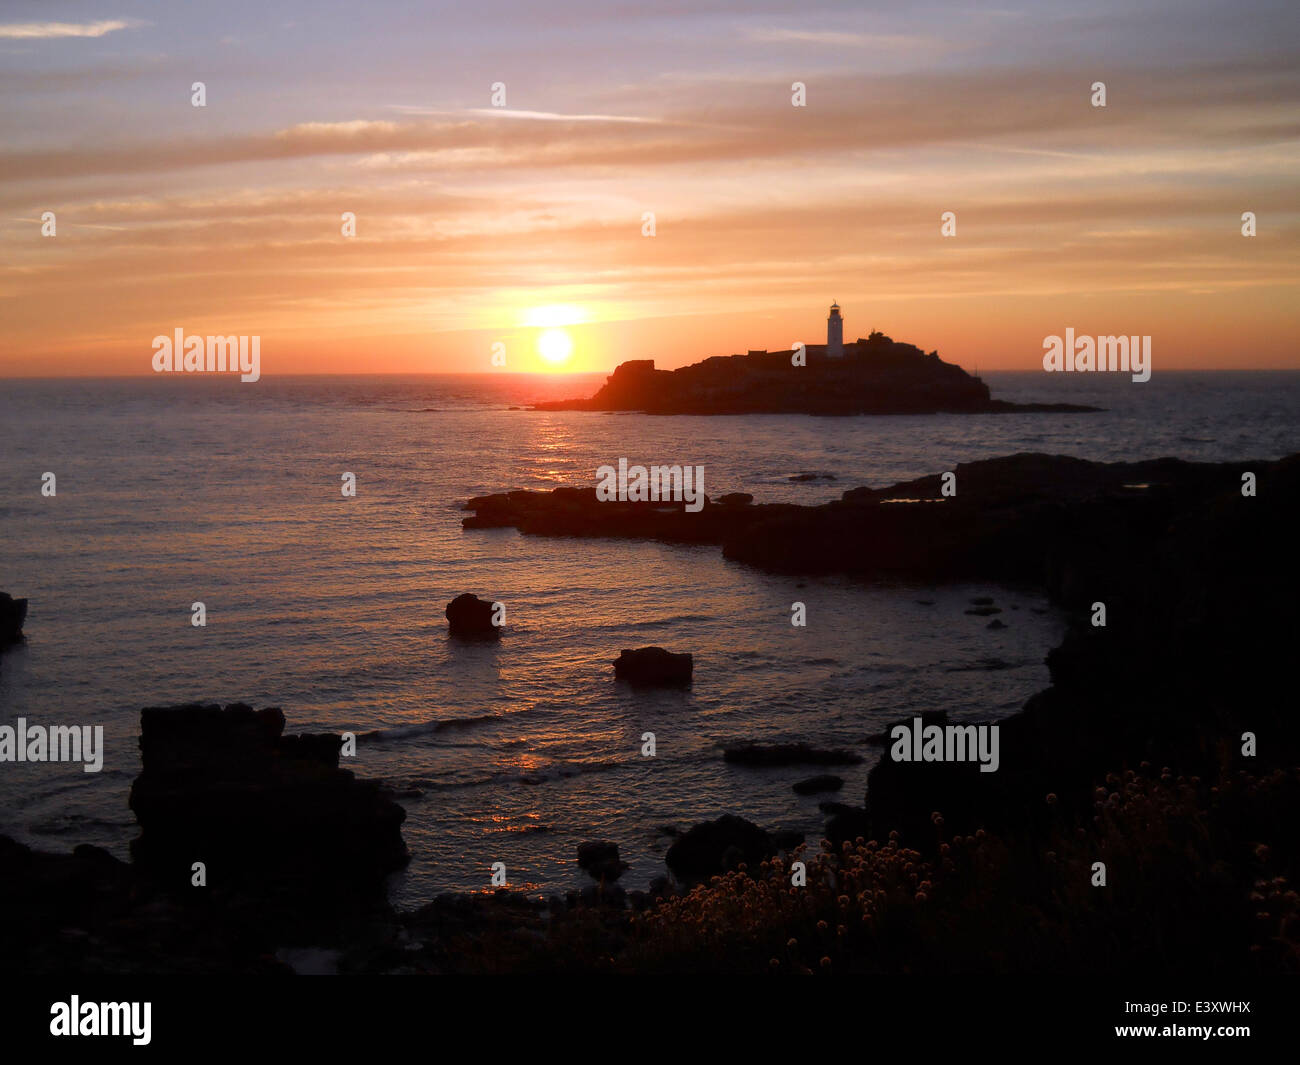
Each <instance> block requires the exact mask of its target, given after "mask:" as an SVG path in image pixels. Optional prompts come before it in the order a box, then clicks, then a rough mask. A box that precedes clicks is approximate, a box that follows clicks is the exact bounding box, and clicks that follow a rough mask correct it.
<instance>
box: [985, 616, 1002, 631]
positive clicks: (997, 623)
mask: <svg viewBox="0 0 1300 1065" xmlns="http://www.w3.org/2000/svg"><path fill="white" fill-rule="evenodd" d="M984 627H985V628H986V629H1005V628H1006V627H1007V623H1006V622H1005V621H1003V620H1002V619H1001V618H994V619H993V620H992V621H990V622H989V623H988V624H987V625H985V626H984Z"/></svg>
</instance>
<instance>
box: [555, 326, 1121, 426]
mask: <svg viewBox="0 0 1300 1065" xmlns="http://www.w3.org/2000/svg"><path fill="white" fill-rule="evenodd" d="M793 355H794V352H793V351H754V352H750V353H749V354H747V355H731V356H716V357H714V358H710V359H705V360H704V361H703V362H698V363H695V364H694V365H692V366H683V367H681V368H680V369H676V370H656V369H655V364H654V360H653V359H635V360H632V361H629V362H625V363H622V364H621V365H619V366H618V368H617V369H615V371H614V372H613V374H611V375H610V376H609V378H608V379H607V380H606V382H605V384H604V385H603V386H602V387H601V389H600V390H599V391H598V392H597V393H596V394H595V395H594V396H592V397H591V398H589V399H571V400H560V401H554V402H547V403H539V404H537V406H536V409H537V410H593V411H644V412H646V413H650V414H755V413H765V414H930V413H937V412H953V413H981V412H985V413H1000V412H1012V411H1040V412H1046V411H1076V412H1077V411H1091V410H1095V409H1096V408H1095V407H1081V406H1077V405H1072V404H1064V403H1063V404H1029V405H1018V404H1015V403H1007V402H1005V401H1002V400H993V399H992V398H990V395H989V389H988V386H987V385H986V384H984V382H983V381H981V380H980V379H979V378H978V377H972V376H971V375H970V374H968V373H967V372H966V371H965V370H963V369H962V368H961V367H960V366H957V365H954V364H953V363H948V362H944V361H943V360H942V359H940V358H939V355H938V353H937V352H934V351H932V352H930V353H928V354H927V353H926V352H924V351H922V350H921V349H920V348H918V347H916V346H914V345H912V344H905V343H900V342H896V341H894V340H892V339H891V338H889V337H887V336H885V335H884V334H883V333H872V334H871V335H870V336H869V337H866V338H859V339H858V340H857V341H856V342H851V343H848V344H845V345H844V354H843V357H842V358H828V357H827V356H826V352H825V345H818V344H810V345H808V346H807V349H806V364H805V365H802V366H797V365H794V362H793V361H792V356H793Z"/></svg>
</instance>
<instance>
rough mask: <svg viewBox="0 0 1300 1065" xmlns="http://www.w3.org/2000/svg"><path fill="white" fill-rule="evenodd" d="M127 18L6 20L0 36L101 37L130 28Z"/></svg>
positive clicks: (0, 30) (2, 25) (9, 37)
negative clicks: (67, 20) (77, 20)
mask: <svg viewBox="0 0 1300 1065" xmlns="http://www.w3.org/2000/svg"><path fill="white" fill-rule="evenodd" d="M132 25H133V23H132V22H130V21H129V20H127V19H104V20H102V21H100V22H6V23H0V38H8V39H10V40H27V39H30V38H52V37H103V36H104V35H105V34H108V33H113V32H114V31H115V30H126V29H130V28H131V26H132Z"/></svg>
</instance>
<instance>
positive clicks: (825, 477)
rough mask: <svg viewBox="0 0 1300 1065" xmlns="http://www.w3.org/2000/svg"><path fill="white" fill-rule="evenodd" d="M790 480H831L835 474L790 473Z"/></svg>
mask: <svg viewBox="0 0 1300 1065" xmlns="http://www.w3.org/2000/svg"><path fill="white" fill-rule="evenodd" d="M790 480H792V481H833V480H835V474H833V473H795V474H791V476H790Z"/></svg>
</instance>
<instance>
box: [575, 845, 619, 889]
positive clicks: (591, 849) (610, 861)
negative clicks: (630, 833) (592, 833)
mask: <svg viewBox="0 0 1300 1065" xmlns="http://www.w3.org/2000/svg"><path fill="white" fill-rule="evenodd" d="M578 867H579V868H580V869H582V870H583V871H584V872H586V873H587V874H588V875H589V876H591V877H594V878H595V879H596V880H609V881H614V880H617V879H618V878H619V877H620V876H622V875H623V874H624V873H625V872H627V870H628V868H629V866H628V864H627V862H625V861H623V860H622V859H621V858H619V856H618V844H617V843H611V842H609V841H608V840H595V841H592V842H590V843H579V844H578Z"/></svg>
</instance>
